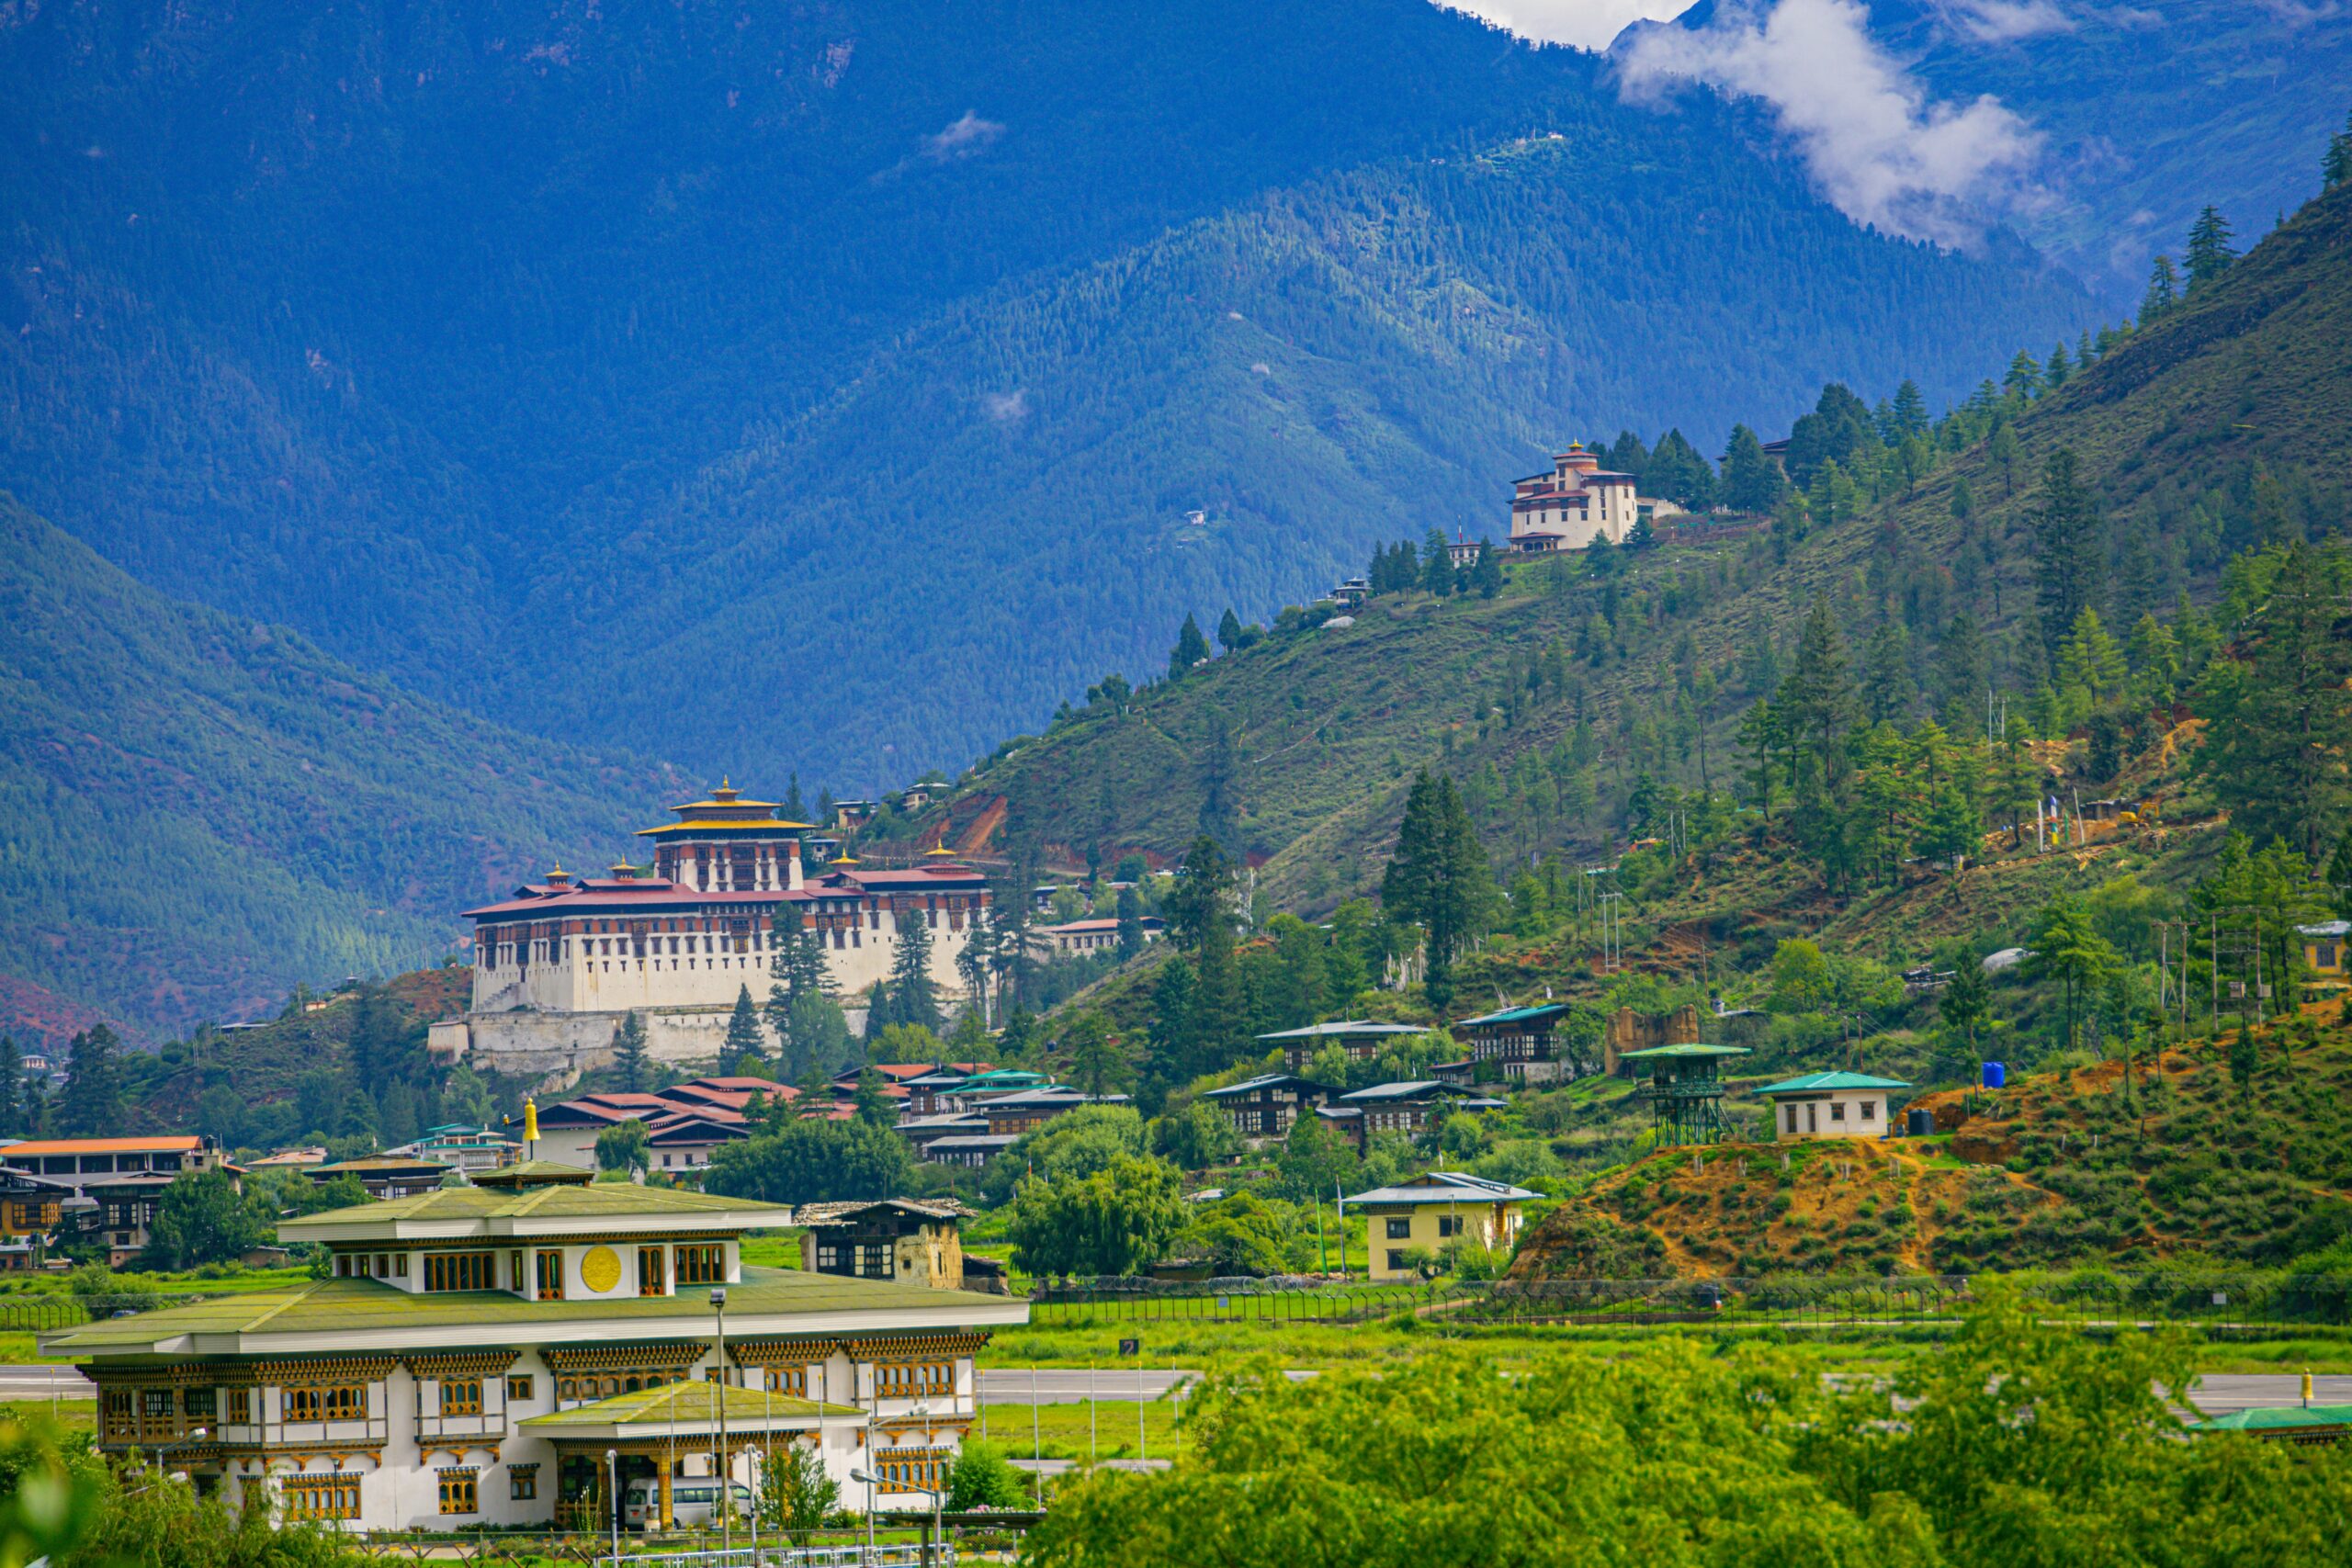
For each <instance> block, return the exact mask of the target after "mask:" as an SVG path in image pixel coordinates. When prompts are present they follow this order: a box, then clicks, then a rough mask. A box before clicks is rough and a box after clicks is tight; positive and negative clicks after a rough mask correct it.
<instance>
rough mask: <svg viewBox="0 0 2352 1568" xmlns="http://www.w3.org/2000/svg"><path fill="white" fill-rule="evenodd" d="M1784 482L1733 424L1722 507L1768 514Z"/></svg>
mask: <svg viewBox="0 0 2352 1568" xmlns="http://www.w3.org/2000/svg"><path fill="white" fill-rule="evenodd" d="M1904 385H1905V386H1906V387H1907V386H1910V383H1909V382H1907V381H1906V382H1905V383H1904ZM1914 390H1915V391H1916V390H1917V389H1916V388H1914ZM1787 483H1788V481H1787V480H1786V479H1782V478H1781V468H1780V465H1779V464H1777V463H1775V462H1773V461H1772V459H1771V458H1770V457H1768V456H1766V455H1765V451H1764V443H1763V442H1761V441H1759V440H1758V439H1757V435H1756V432H1754V431H1752V430H1750V429H1748V428H1747V426H1746V425H1744V424H1735V425H1733V426H1732V429H1731V445H1730V446H1727V447H1726V448H1724V473H1723V502H1724V505H1725V506H1728V507H1730V508H1731V509H1732V510H1733V511H1734V512H1759V513H1761V512H1770V511H1771V510H1772V509H1773V508H1774V507H1776V506H1778V505H1779V504H1780V503H1781V490H1782V489H1783V488H1784V487H1785V486H1786V485H1787Z"/></svg>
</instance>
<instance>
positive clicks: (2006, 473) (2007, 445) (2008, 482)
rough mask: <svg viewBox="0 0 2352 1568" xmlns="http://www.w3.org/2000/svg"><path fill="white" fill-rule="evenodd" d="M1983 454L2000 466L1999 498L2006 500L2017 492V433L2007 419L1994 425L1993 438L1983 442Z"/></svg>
mask: <svg viewBox="0 0 2352 1568" xmlns="http://www.w3.org/2000/svg"><path fill="white" fill-rule="evenodd" d="M1985 456H1987V457H1991V458H1992V459H1993V461H1995V462H1996V463H1998V464H1999V465H2000V466H2001V499H2002V500H2004V501H2007V500H2008V499H2009V498H2010V497H2011V496H2014V495H2016V494H2017V492H2018V433H2017V431H2016V430H2015V429H2013V428H2011V427H2010V425H2009V424H2008V423H2007V421H2004V422H2002V423H2000V424H1999V425H1997V426H1996V427H1995V429H1994V431H1993V438H1992V439H1991V440H1990V441H1988V442H1986V443H1985Z"/></svg>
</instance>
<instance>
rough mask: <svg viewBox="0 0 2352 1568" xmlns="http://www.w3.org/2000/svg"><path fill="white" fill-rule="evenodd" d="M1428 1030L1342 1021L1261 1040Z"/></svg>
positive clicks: (1286, 1031)
mask: <svg viewBox="0 0 2352 1568" xmlns="http://www.w3.org/2000/svg"><path fill="white" fill-rule="evenodd" d="M1428 1032H1429V1031H1428V1030H1426V1029H1424V1028H1422V1027H1421V1026H1420V1025H1419V1024H1417V1023H1367V1022H1364V1021H1363V1020H1361V1019H1341V1020H1340V1021H1338V1022H1336V1023H1310V1024H1308V1025H1307V1026H1306V1028H1304V1029H1283V1030H1277V1031H1275V1032H1273V1033H1272V1034H1261V1035H1260V1036H1258V1038H1259V1039H1261V1040H1324V1039H1331V1040H1343V1039H1346V1038H1348V1037H1349V1036H1351V1035H1353V1036H1356V1037H1358V1038H1367V1037H1374V1036H1379V1035H1384V1034H1427V1033H1428Z"/></svg>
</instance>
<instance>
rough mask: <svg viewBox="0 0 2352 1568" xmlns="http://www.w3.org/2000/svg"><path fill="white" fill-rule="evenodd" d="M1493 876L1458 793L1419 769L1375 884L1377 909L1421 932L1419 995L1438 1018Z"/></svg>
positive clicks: (1484, 910)
mask: <svg viewBox="0 0 2352 1568" xmlns="http://www.w3.org/2000/svg"><path fill="white" fill-rule="evenodd" d="M1494 898H1495V886H1494V874H1493V872H1492V871H1491V870H1490V869H1489V868H1488V866H1487V852H1486V850H1485V847H1484V846H1483V845H1481V844H1480V843H1479V841H1478V834H1477V829H1476V826H1475V825H1474V824H1473V823H1472V822H1471V820H1470V814H1469V811H1468V809H1467V808H1466V807H1464V804H1463V800H1462V795H1461V792H1460V791H1459V790H1458V789H1456V788H1455V786H1454V783H1453V779H1452V778H1451V777H1450V776H1447V775H1444V774H1438V775H1435V776H1434V777H1433V776H1432V775H1431V774H1430V772H1429V770H1428V769H1426V768H1424V769H1422V770H1421V772H1420V773H1418V774H1416V775H1415V777H1414V780H1413V784H1412V786H1411V788H1410V789H1408V791H1407V792H1406V797H1405V816H1404V819H1403V821H1402V822H1400V823H1399V824H1398V827H1397V851H1396V853H1395V854H1394V855H1392V856H1391V857H1390V858H1389V862H1388V868H1387V870H1386V872H1385V873H1384V874H1383V875H1382V878H1381V887H1380V902H1381V906H1382V908H1384V909H1385V910H1386V911H1387V913H1388V915H1389V917H1390V918H1391V919H1397V920H1401V921H1409V922H1414V923H1417V924H1419V926H1420V927H1421V931H1422V942H1423V949H1422V951H1423V967H1422V976H1423V982H1422V983H1423V989H1424V990H1425V991H1426V993H1427V994H1428V997H1429V1000H1430V1006H1431V1007H1433V1008H1437V1009H1439V1010H1443V1009H1445V1008H1446V1007H1447V1006H1449V1005H1451V1003H1452V1002H1453V962H1454V960H1455V958H1456V957H1458V956H1459V955H1460V953H1461V952H1462V950H1463V949H1464V947H1465V946H1466V945H1467V944H1468V943H1469V942H1470V941H1471V940H1472V939H1473V938H1474V937H1476V935H1477V934H1478V932H1479V931H1480V930H1481V929H1482V924H1481V922H1483V920H1484V919H1486V918H1487V915H1488V913H1489V912H1490V911H1491V909H1492V908H1493V902H1494Z"/></svg>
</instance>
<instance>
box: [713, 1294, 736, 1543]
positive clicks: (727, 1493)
mask: <svg viewBox="0 0 2352 1568" xmlns="http://www.w3.org/2000/svg"><path fill="white" fill-rule="evenodd" d="M710 1310H711V1311H713V1312H715V1313H717V1314H718V1366H717V1367H716V1368H714V1369H713V1371H715V1372H716V1373H717V1374H718V1381H717V1382H716V1384H715V1385H714V1386H715V1388H716V1391H717V1392H715V1393H713V1394H712V1395H711V1398H712V1400H713V1401H714V1402H715V1403H716V1404H718V1550H719V1551H733V1550H734V1545H735V1530H734V1524H735V1467H734V1466H733V1465H732V1464H730V1463H729V1462H728V1453H727V1290H726V1287H724V1286H719V1287H717V1288H715V1289H713V1290H712V1291H711V1292H710Z"/></svg>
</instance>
